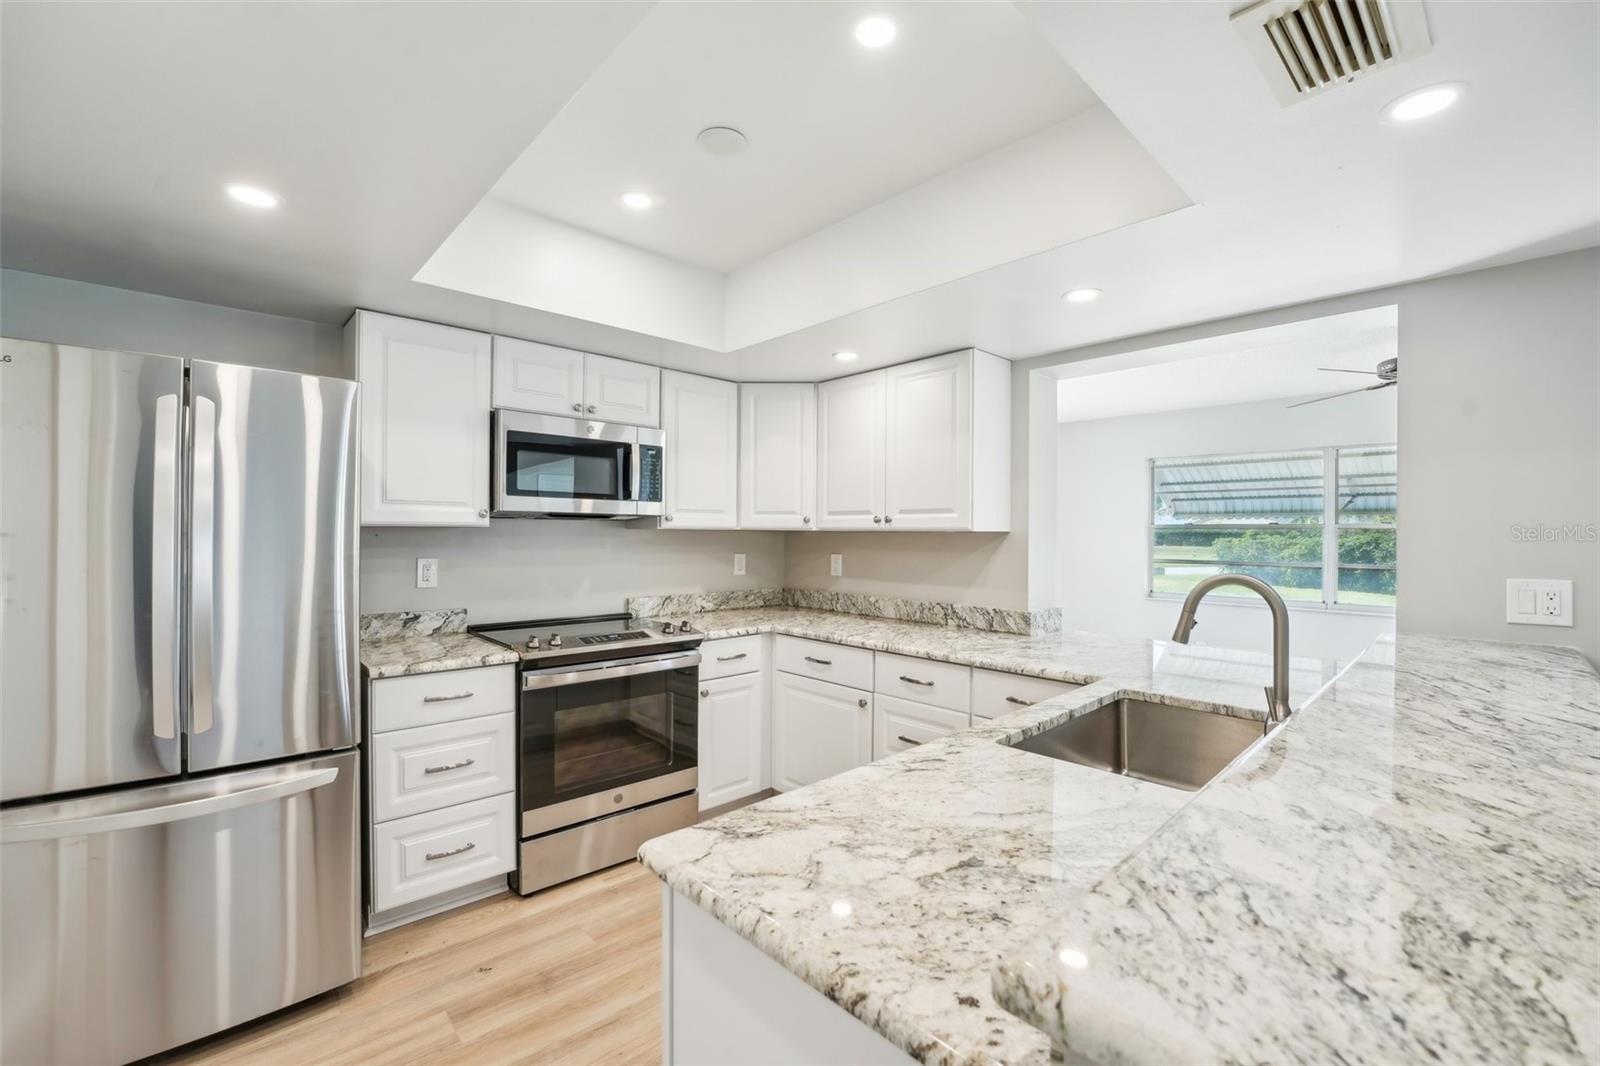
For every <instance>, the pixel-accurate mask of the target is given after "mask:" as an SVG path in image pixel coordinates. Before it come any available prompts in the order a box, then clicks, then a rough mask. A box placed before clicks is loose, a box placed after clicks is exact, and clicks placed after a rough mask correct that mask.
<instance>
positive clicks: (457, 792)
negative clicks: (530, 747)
mask: <svg viewBox="0 0 1600 1066" xmlns="http://www.w3.org/2000/svg"><path fill="white" fill-rule="evenodd" d="M516 773H517V716H516V715H514V714H494V715H490V716H489V717H487V718H466V719H463V720H462V721H459V722H441V723H440V724H439V725H429V726H421V727H419V728H417V729H394V730H390V731H389V732H387V733H379V734H377V735H376V736H374V737H373V738H372V820H373V821H374V822H387V821H389V819H391V818H403V817H405V816H406V815H409V814H421V813H422V812H423V811H433V810H438V809H439V808H441V807H450V806H453V805H455V804H457V803H465V802H467V801H468V800H476V799H484V798H486V797H488V796H498V795H499V794H500V793H502V792H511V791H514V790H515V789H516V787H517V779H516Z"/></svg>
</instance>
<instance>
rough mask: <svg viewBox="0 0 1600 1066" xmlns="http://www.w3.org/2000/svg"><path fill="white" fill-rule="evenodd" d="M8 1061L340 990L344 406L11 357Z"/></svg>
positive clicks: (160, 1033)
mask: <svg viewBox="0 0 1600 1066" xmlns="http://www.w3.org/2000/svg"><path fill="white" fill-rule="evenodd" d="M0 346H3V358H0V552H3V556H4V558H3V560H0V576H3V581H4V588H3V596H4V603H3V612H0V646H3V647H0V665H3V669H4V676H3V679H0V701H3V702H0V802H3V803H4V809H3V810H0V885H3V890H0V1061H3V1062H7V1063H13V1062H14V1063H69V1062H70V1063H79V1062H108V1063H115V1062H126V1061H129V1060H132V1059H136V1058H139V1057H142V1056H145V1055H150V1054H153V1053H155V1052H158V1051H162V1050H164V1049H166V1048H170V1047H174V1046H176V1045H178V1044H182V1043H185V1042H187V1041H190V1040H194V1039H196V1038H199V1037H202V1036H205V1035H207V1034H209V1033H213V1032H217V1031H219V1030H221V1029H225V1028H227V1027H229V1026H231V1025H235V1024H237V1023H239V1022H242V1021H245V1020H247V1019H249V1018H253V1017H256V1016H258V1015H261V1014H265V1013H267V1012H269V1011H273V1010H276V1009H278V1008H279V1007H283V1006H286V1005H288V1004H290V1003H294V1002H296V1001H297V1000H300V999H304V998H306V997H308V996H311V995H314V994H316V993H318V992H322V991H324V990H326V989H330V988H333V987H335V986H337V985H340V984H343V983H345V982H347V981H350V980H352V979H354V978H355V977H356V976H358V974H359V972H360V931H359V924H358V923H359V911H360V905H359V891H360V890H359V884H360V879H359V870H360V867H359V858H358V839H359V838H358V829H357V816H358V813H359V800H358V797H359V795H360V792H359V789H358V787H357V785H358V777H359V766H358V761H357V760H358V752H357V750H356V742H357V738H358V737H359V735H360V732H359V729H358V723H357V714H358V711H357V707H358V703H357V701H356V692H357V689H356V683H357V665H356V621H357V620H356V565H355V562H356V549H355V537H356V512H355V501H356V483H355V479H356V455H355V450H354V449H355V444H354V442H355V439H356V437H355V423H356V417H357V416H356V386H355V384H354V383H353V382H349V381H341V380H337V379H331V378H316V377H306V376H302V375H299V374H291V373H282V372H277V371H270V370H256V369H251V368H247V367H240V366H229V365H223V364H219V363H211V362H204V361H202V360H198V359H192V360H184V359H174V358H170V357H166V356H159V355H139V354H133V353H128V352H114V351H91V350H87V349H82V348H71V347H66V346H62V345H53V344H42V343H37V342H31V341H12V340H5V341H3V342H0Z"/></svg>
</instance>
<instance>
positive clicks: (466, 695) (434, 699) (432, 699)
mask: <svg viewBox="0 0 1600 1066" xmlns="http://www.w3.org/2000/svg"><path fill="white" fill-rule="evenodd" d="M476 695H477V693H476V692H457V693H456V694H455V695H454V696H424V697H422V702H423V703H454V702H455V701H456V700H470V699H471V698H472V697H474V696H476Z"/></svg>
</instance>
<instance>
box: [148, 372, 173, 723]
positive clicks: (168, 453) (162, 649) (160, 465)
mask: <svg viewBox="0 0 1600 1066" xmlns="http://www.w3.org/2000/svg"><path fill="white" fill-rule="evenodd" d="M155 432H156V438H155V472H154V477H153V479H152V481H153V485H152V486H151V494H150V495H151V500H150V680H151V685H150V688H151V693H150V704H151V717H152V718H153V719H154V722H153V726H154V729H155V735H156V736H157V737H158V738H159V739H161V740H173V739H175V738H176V737H177V735H178V683H177V679H178V640H177V634H178V397H177V396H176V395H175V394H171V393H169V394H168V395H166V396H160V397H157V398H156V426H155Z"/></svg>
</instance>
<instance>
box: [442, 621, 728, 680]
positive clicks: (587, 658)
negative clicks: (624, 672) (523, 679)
mask: <svg viewBox="0 0 1600 1066" xmlns="http://www.w3.org/2000/svg"><path fill="white" fill-rule="evenodd" d="M468 628H469V629H470V630H471V631H472V632H473V633H476V634H477V635H478V636H480V637H485V638H487V639H489V640H492V641H494V642H495V643H497V644H504V645H505V646H506V647H508V648H510V649H511V650H512V651H515V652H516V653H517V654H518V655H520V656H521V657H522V662H523V665H524V666H525V667H530V668H533V667H543V666H560V665H565V664H567V663H580V662H594V661H596V660H601V659H608V658H618V657H621V658H630V657H632V656H635V655H644V654H648V653H649V652H652V651H655V650H656V649H658V648H659V649H661V650H663V651H668V650H672V649H674V648H685V647H693V646H694V645H696V644H698V643H700V641H701V639H702V636H701V634H699V633H697V632H695V631H694V630H693V629H692V628H690V626H689V623H687V622H679V623H661V624H659V625H658V626H655V627H651V628H645V627H642V626H640V625H639V623H638V621H637V620H635V619H633V618H630V617H629V616H628V615H625V614H608V615H595V616H592V617H588V618H550V619H545V620H542V621H533V622H501V623H496V624H493V625H484V626H469V627H468Z"/></svg>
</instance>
